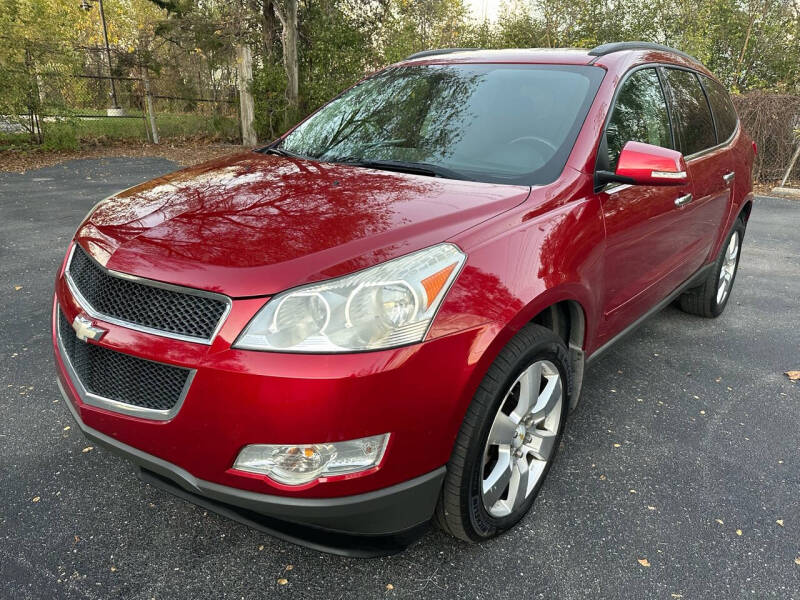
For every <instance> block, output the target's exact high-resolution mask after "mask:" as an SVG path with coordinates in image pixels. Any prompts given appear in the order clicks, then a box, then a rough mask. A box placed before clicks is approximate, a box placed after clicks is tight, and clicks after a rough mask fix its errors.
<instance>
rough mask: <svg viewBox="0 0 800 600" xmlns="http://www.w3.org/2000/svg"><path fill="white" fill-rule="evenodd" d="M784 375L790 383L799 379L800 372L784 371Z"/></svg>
mask: <svg viewBox="0 0 800 600" xmlns="http://www.w3.org/2000/svg"><path fill="white" fill-rule="evenodd" d="M785 375H786V376H787V377H788V378H789V379H791V380H792V381H797V380H798V379H800V371H786V373H785Z"/></svg>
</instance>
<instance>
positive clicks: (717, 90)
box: [702, 77, 737, 142]
mask: <svg viewBox="0 0 800 600" xmlns="http://www.w3.org/2000/svg"><path fill="white" fill-rule="evenodd" d="M702 79H703V87H704V88H705V89H706V95H707V96H708V101H709V102H710V103H711V112H713V113H714V121H715V122H716V124H717V137H718V138H719V141H720V142H724V141H725V140H727V139H728V138H729V137H731V136H732V135H733V132H734V131H735V130H736V121H737V117H736V109H735V108H733V103H732V102H731V98H730V96H728V92H726V91H725V88H724V87H722V86H721V85H720V84H719V83H718V82H716V81H714V80H713V79H710V78H708V77H703V78H702Z"/></svg>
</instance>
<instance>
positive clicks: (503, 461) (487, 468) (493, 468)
mask: <svg viewBox="0 0 800 600" xmlns="http://www.w3.org/2000/svg"><path fill="white" fill-rule="evenodd" d="M563 396H564V393H563V386H562V382H561V376H560V375H559V372H558V369H557V368H556V366H555V365H554V364H553V363H552V362H550V361H549V360H539V361H536V362H535V363H533V364H532V365H530V366H529V367H528V368H526V369H525V370H524V371H523V372H522V374H521V375H520V376H519V377H518V378H517V379H516V381H514V383H513V384H512V385H511V387H510V388H509V390H508V391H507V392H506V395H505V397H504V398H503V401H502V402H501V403H500V408H499V409H498V411H497V415H496V416H495V418H494V421H493V423H492V427H491V430H490V431H489V437H488V439H487V441H486V447H485V448H484V452H483V471H482V480H481V497H482V499H483V505H484V508H485V509H486V511H487V512H488V513H489V514H490V515H492V516H493V517H505V516H507V515H509V514H511V513H512V512H514V511H515V510H517V509H518V508H519V507H521V506H522V505H523V504H525V501H526V499H527V498H529V497H530V495H531V493H532V492H533V490H534V489H535V488H536V485H537V483H539V481H540V479H541V478H542V476H543V474H544V472H545V468H546V466H547V464H548V463H549V462H550V459H551V457H552V456H553V454H554V452H555V445H556V440H557V439H558V431H559V426H560V425H561V414H562V403H563V401H564V398H563Z"/></svg>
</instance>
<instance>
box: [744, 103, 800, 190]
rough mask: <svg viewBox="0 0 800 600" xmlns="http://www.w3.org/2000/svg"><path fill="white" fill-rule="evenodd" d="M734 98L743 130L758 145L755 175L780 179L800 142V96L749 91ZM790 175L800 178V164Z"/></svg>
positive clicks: (758, 179) (756, 178)
mask: <svg viewBox="0 0 800 600" xmlns="http://www.w3.org/2000/svg"><path fill="white" fill-rule="evenodd" d="M733 100H734V104H735V105H736V110H737V111H738V113H739V118H740V119H741V121H742V126H743V127H744V130H745V131H746V132H747V133H748V134H749V135H750V137H752V138H753V141H755V143H756V145H757V146H758V154H757V155H756V160H755V164H754V165H753V177H754V178H755V180H756V181H760V182H773V181H779V180H780V179H782V178H783V176H784V175H785V173H786V170H787V169H788V168H789V165H790V163H791V160H792V157H793V155H794V153H795V152H796V149H797V147H798V145H799V144H800V96H795V95H791V94H772V93H767V92H750V93H748V94H742V95H741V96H734V97H733ZM789 179H793V180H800V164H798V165H796V166H795V168H794V170H793V174H790V177H789Z"/></svg>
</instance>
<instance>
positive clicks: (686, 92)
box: [666, 69, 717, 156]
mask: <svg viewBox="0 0 800 600" xmlns="http://www.w3.org/2000/svg"><path fill="white" fill-rule="evenodd" d="M666 72H667V81H669V87H670V89H671V90H672V96H673V100H674V105H675V106H674V107H673V108H674V110H673V114H676V115H677V125H678V132H679V136H678V137H679V138H680V149H681V152H683V153H684V154H685V155H687V156H688V155H689V154H694V153H695V152H700V151H701V150H705V149H706V148H710V147H711V146H714V145H716V143H717V137H716V135H715V133H714V121H713V120H712V119H711V109H710V108H709V107H708V101H707V100H706V95H705V94H704V93H703V88H701V87H700V80H699V79H698V78H697V75H695V74H694V73H693V72H692V71H684V70H682V69H666Z"/></svg>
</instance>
